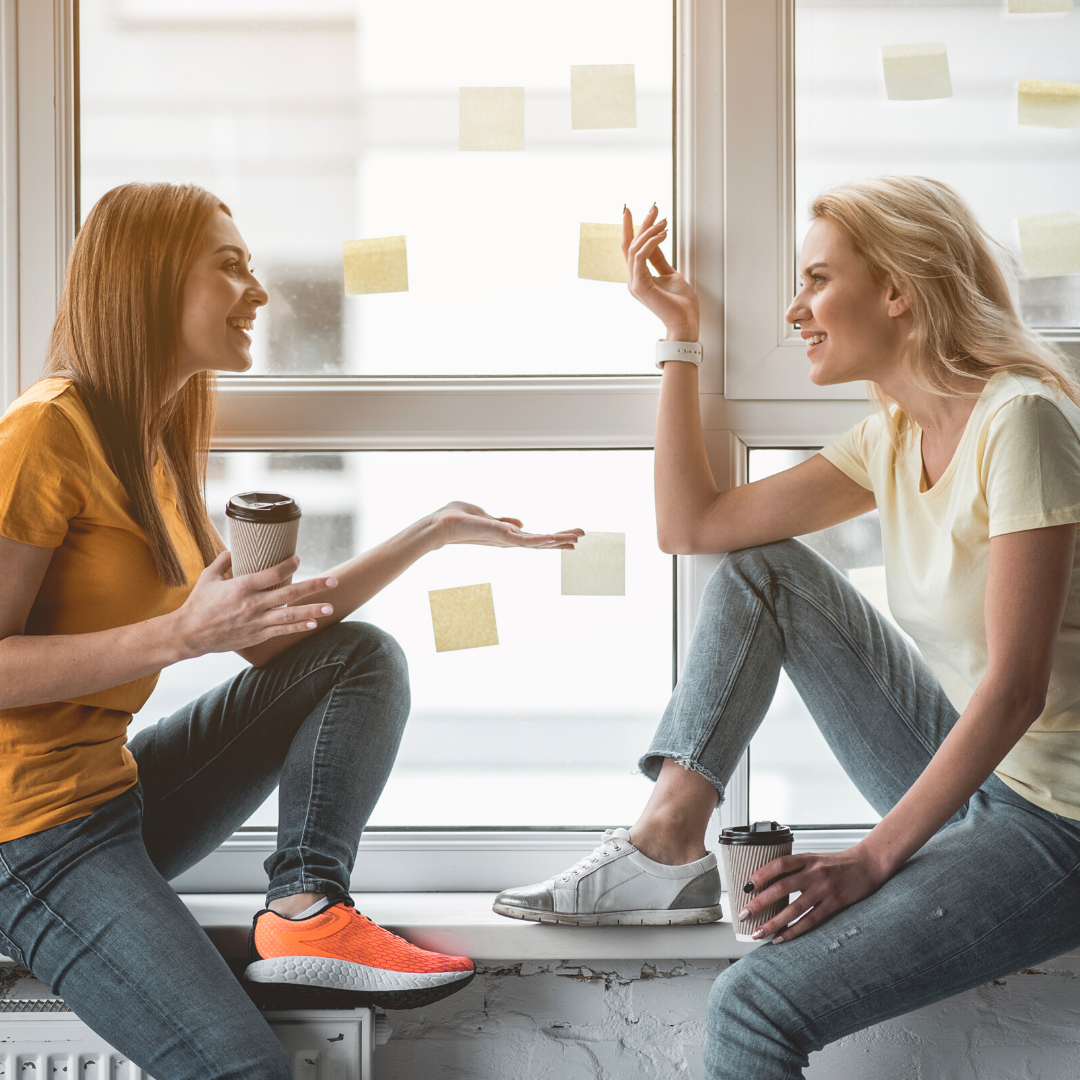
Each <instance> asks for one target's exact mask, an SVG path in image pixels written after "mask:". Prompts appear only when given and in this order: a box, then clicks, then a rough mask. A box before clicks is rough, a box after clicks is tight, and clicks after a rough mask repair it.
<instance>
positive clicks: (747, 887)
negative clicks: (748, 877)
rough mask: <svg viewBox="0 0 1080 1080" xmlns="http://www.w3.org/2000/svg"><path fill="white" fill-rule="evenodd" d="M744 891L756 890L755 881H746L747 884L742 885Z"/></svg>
mask: <svg viewBox="0 0 1080 1080" xmlns="http://www.w3.org/2000/svg"><path fill="white" fill-rule="evenodd" d="M742 891H743V892H744V893H752V892H753V891H754V883H753V882H752V881H748V882H747V883H746V884H745V885H744V886H743V887H742Z"/></svg>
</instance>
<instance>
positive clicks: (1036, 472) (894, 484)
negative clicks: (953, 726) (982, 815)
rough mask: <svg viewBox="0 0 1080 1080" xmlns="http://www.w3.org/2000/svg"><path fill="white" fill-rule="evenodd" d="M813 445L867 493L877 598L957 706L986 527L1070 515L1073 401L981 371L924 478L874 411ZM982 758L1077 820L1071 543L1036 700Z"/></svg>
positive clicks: (1076, 618) (1077, 598)
mask: <svg viewBox="0 0 1080 1080" xmlns="http://www.w3.org/2000/svg"><path fill="white" fill-rule="evenodd" d="M821 453H822V455H823V456H824V457H825V458H826V460H828V461H831V462H832V463H833V464H834V465H835V466H836V467H837V468H838V469H840V470H841V471H842V472H843V473H845V474H846V475H847V476H849V477H851V479H852V480H854V481H855V482H856V483H857V484H859V485H860V486H862V487H864V488H868V489H869V490H870V491H872V492H873V493H874V498H875V500H876V501H877V507H878V511H879V513H880V515H881V539H882V546H883V547H884V550H885V580H886V585H887V588H888V595H889V608H890V609H891V611H892V613H893V616H894V617H895V619H896V621H897V622H898V623H899V624H900V625H901V626H902V627H903V628H904V629H905V630H906V631H907V632H908V633H909V634H910V635H911V636H912V637H913V638H914V639H915V642H916V643H917V644H918V646H919V650H920V652H922V654H923V656H924V657H925V658H926V662H927V663H928V664H929V665H930V668H931V670H932V671H933V672H934V674H935V675H936V676H937V678H938V681H939V682H940V683H941V686H942V688H943V689H944V691H945V693H946V694H947V695H948V697H949V700H950V701H951V702H952V703H953V705H954V706H955V707H956V709H957V710H958V711H960V712H962V711H963V710H964V708H965V707H966V706H967V703H968V701H969V699H970V698H971V695H972V693H973V692H974V690H975V687H976V686H977V685H978V683H979V680H980V679H981V678H982V677H983V674H984V673H985V671H986V666H987V650H986V626H985V621H984V615H983V605H984V600H985V595H986V577H987V564H988V560H989V555H990V538H991V537H992V536H998V535H1000V534H1002V533H1011V532H1021V531H1022V530H1025V529H1040V528H1045V527H1047V526H1051V525H1064V524H1066V523H1071V522H1080V409H1078V408H1077V407H1076V406H1075V405H1074V404H1073V403H1072V402H1071V401H1069V400H1068V399H1066V398H1059V397H1057V396H1056V395H1055V393H1054V391H1053V390H1052V389H1051V388H1050V387H1049V386H1047V385H1046V384H1045V383H1042V382H1039V381H1038V380H1036V379H1030V378H1025V377H1017V376H1015V375H1010V374H1007V373H1003V374H1000V375H996V376H994V377H993V378H992V379H991V380H990V381H989V382H988V383H987V385H986V387H985V389H984V390H983V393H982V395H981V396H980V397H979V400H978V402H977V403H976V405H975V408H974V410H973V411H972V413H971V417H970V418H969V420H968V423H967V427H966V428H965V429H964V434H963V436H962V437H961V439H960V444H959V445H958V446H957V448H956V452H955V454H953V459H952V461H951V462H950V463H949V467H948V468H947V469H946V470H945V472H944V473H943V474H942V476H941V479H939V480H938V482H937V483H936V484H935V485H934V486H933V487H932V488H930V489H929V490H925V480H924V476H923V467H922V433H921V432H920V431H919V430H918V428H916V429H915V431H914V435H913V437H912V438H910V439H908V440H905V442H904V445H903V446H902V448H901V449H900V450H899V451H896V450H894V448H893V446H892V442H891V440H890V438H889V432H888V430H887V428H886V425H885V422H884V418H883V417H882V416H881V415H880V414H877V415H874V416H871V417H869V418H868V419H866V420H864V421H863V422H862V423H861V424H858V425H856V426H855V427H854V428H852V429H851V431H849V432H848V433H847V434H846V435H844V436H842V437H841V438H840V439H838V440H837V441H836V442H834V443H831V444H830V445H829V446H826V447H825V448H824V449H823V450H822V451H821ZM995 771H996V773H997V775H998V776H999V777H1000V778H1001V779H1002V780H1003V781H1004V782H1005V783H1006V784H1008V785H1009V787H1011V788H1012V789H1013V790H1014V791H1016V792H1017V793H1018V794H1020V795H1023V796H1024V797H1025V798H1026V799H1029V800H1030V801H1031V802H1033V803H1035V804H1036V805H1037V806H1041V807H1042V808H1043V809H1045V810H1050V811H1051V812H1053V813H1055V814H1061V815H1063V816H1064V817H1068V818H1074V819H1077V820H1080V545H1078V547H1077V553H1076V556H1075V558H1074V561H1073V571H1072V584H1071V586H1070V588H1069V595H1068V599H1067V601H1066V604H1065V617H1064V619H1063V621H1062V624H1061V630H1060V632H1059V633H1058V639H1057V646H1056V648H1055V652H1054V664H1053V669H1052V671H1051V674H1050V685H1049V688H1048V690H1047V695H1046V708H1045V709H1044V710H1043V712H1042V715H1040V716H1039V718H1038V719H1037V720H1036V721H1035V723H1034V724H1032V725H1031V727H1030V728H1029V729H1028V730H1027V732H1026V733H1025V734H1024V735H1023V736H1022V737H1021V739H1020V741H1019V742H1018V743H1017V744H1016V746H1015V747H1013V749H1012V750H1011V751H1009V753H1008V754H1007V755H1006V757H1005V759H1004V760H1003V761H1002V762H1001V764H1000V765H999V766H998V767H997V769H996V770H995Z"/></svg>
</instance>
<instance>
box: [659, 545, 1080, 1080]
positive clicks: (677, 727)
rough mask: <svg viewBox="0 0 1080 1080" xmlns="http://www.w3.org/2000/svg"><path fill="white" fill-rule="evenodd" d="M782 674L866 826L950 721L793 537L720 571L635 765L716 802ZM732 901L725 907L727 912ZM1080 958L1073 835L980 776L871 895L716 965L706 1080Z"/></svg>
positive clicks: (930, 678) (768, 1065) (835, 575)
mask: <svg viewBox="0 0 1080 1080" xmlns="http://www.w3.org/2000/svg"><path fill="white" fill-rule="evenodd" d="M781 668H783V669H784V670H785V671H786V672H787V673H788V675H789V677H790V678H791V681H792V682H793V683H794V685H795V687H796V689H797V690H798V691H799V693H800V695H801V696H802V699H803V701H804V702H805V703H806V706H807V708H808V709H809V710H810V713H811V714H812V716H813V717H814V720H815V722H816V723H817V725H818V727H819V728H820V729H821V733H822V735H823V736H824V737H825V739H826V741H827V742H828V744H829V746H830V747H831V749H832V751H833V753H834V754H835V755H836V757H837V759H838V760H839V762H840V764H841V765H842V766H843V768H844V770H845V771H846V772H847V774H848V776H850V777H851V779H852V780H853V781H854V783H855V785H856V786H857V787H858V788H859V790H860V791H861V792H862V793H863V795H864V796H865V797H866V799H867V801H868V802H870V804H871V805H872V806H873V807H874V809H875V810H877V811H878V813H880V814H882V815H884V814H886V813H887V812H888V811H889V810H890V809H891V808H892V807H893V806H894V805H895V804H896V803H897V802H898V801H899V799H900V798H901V796H902V795H903V794H904V793H905V792H906V791H907V789H908V788H909V787H910V786H911V785H912V783H913V782H914V781H915V780H916V778H917V777H918V776H919V775H920V773H921V772H922V771H923V769H925V768H926V765H927V763H928V762H929V761H930V758H931V757H932V756H933V754H934V752H935V751H936V750H937V748H938V747H939V746H940V745H941V742H942V740H943V739H944V738H945V736H946V735H947V734H948V732H949V730H950V729H951V728H952V726H953V724H954V723H955V722H956V719H957V712H956V710H955V709H954V708H953V706H952V704H951V703H950V702H949V699H948V698H947V697H946V696H945V693H944V691H943V690H942V689H941V687H940V685H939V684H938V682H937V679H936V678H935V677H934V675H933V674H932V673H931V671H930V669H929V667H928V666H927V664H926V662H925V661H924V660H923V658H922V656H921V655H920V654H919V653H918V652H917V651H916V650H915V649H913V648H912V647H911V646H910V645H909V644H908V643H907V641H906V640H905V639H904V638H903V636H902V635H901V634H900V633H899V632H898V631H897V630H896V629H895V628H894V627H893V626H892V625H891V624H890V623H889V622H888V621H886V620H885V619H884V618H883V617H882V616H881V615H880V614H879V613H878V612H877V610H876V609H875V608H874V607H873V606H872V605H871V604H869V603H868V602H867V601H866V600H864V599H863V597H862V596H861V595H860V594H859V592H858V591H857V590H856V589H855V587H854V586H853V585H852V584H851V583H850V582H849V581H848V579H847V578H846V577H844V575H843V574H841V573H839V572H838V571H837V570H835V569H834V568H833V567H832V566H831V565H830V564H829V563H828V562H826V561H825V560H824V559H822V558H821V557H820V556H818V555H817V554H815V553H814V552H813V551H811V550H810V549H809V548H808V547H806V546H805V545H804V544H801V543H799V542H798V541H796V540H786V541H783V542H782V543H777V544H769V545H767V546H763V547H758V548H748V549H746V550H744V551H738V552H733V553H732V554H730V555H728V556H726V557H725V559H724V561H723V562H722V563H721V565H720V566H719V567H718V568H717V570H716V573H715V574H714V575H713V577H712V579H711V580H710V581H709V584H708V586H707V587H706V590H705V595H704V598H703V604H702V609H701V615H700V617H699V619H698V624H697V627H696V629H695V631H694V637H693V641H692V643H691V646H690V651H689V654H688V657H687V662H686V667H685V671H684V673H683V677H682V679H681V680H680V682H679V685H678V686H677V687H676V690H675V693H674V695H673V697H672V699H671V702H670V704H669V705H668V708H667V711H666V712H665V714H664V717H663V719H662V721H661V723H660V726H659V729H658V730H657V733H656V736H655V738H654V740H653V743H652V746H651V747H650V748H649V751H648V753H647V754H646V755H645V757H643V758H642V760H641V767H642V769H643V771H645V772H646V773H647V774H648V775H650V776H651V777H652V778H653V779H655V778H656V775H657V773H658V772H659V770H660V766H661V764H662V762H663V759H664V758H665V757H669V758H674V759H676V760H677V761H680V762H682V763H684V764H685V765H687V766H688V767H690V768H694V769H696V770H698V771H700V772H701V773H702V774H703V775H704V776H706V777H707V778H708V779H709V780H710V781H712V783H713V784H715V785H716V787H717V789H718V790H719V791H720V792H721V794H722V793H723V789H724V784H725V783H726V781H727V780H728V778H729V777H730V776H731V773H732V772H733V771H734V769H735V765H736V762H737V761H738V760H739V758H740V756H741V755H742V752H743V750H744V749H745V747H746V745H747V743H748V742H749V741H750V739H751V737H752V736H753V734H754V732H755V730H756V729H757V727H758V725H759V724H760V723H761V721H762V719H763V717H764V716H765V712H766V710H767V709H768V707H769V704H770V702H771V701H772V696H773V692H774V690H775V688H776V683H777V680H778V678H779V675H780V669H781ZM731 902H732V903H733V904H736V903H738V901H737V900H736V899H732V901H731ZM1078 944H1080V821H1074V820H1072V819H1070V818H1064V817H1059V816H1057V815H1056V814H1052V813H1050V812H1048V811H1046V810H1042V809H1040V808H1039V807H1038V806H1035V805H1034V804H1033V803H1030V802H1028V801H1027V800H1026V799H1024V798H1022V797H1021V796H1020V795H1017V794H1016V793H1015V792H1013V791H1012V790H1011V789H1010V788H1009V787H1008V786H1007V785H1005V784H1004V783H1002V782H1001V781H1000V780H998V779H997V778H996V777H995V776H991V777H990V778H989V779H988V780H987V781H986V783H984V784H983V785H982V787H981V788H980V789H979V790H978V791H976V792H975V794H974V795H973V796H972V797H971V798H970V799H969V800H968V802H967V803H966V805H964V806H963V807H962V808H961V809H960V810H959V811H958V812H957V813H956V814H955V815H954V816H953V818H952V819H951V820H950V821H949V822H947V823H946V824H945V825H944V826H943V827H942V828H941V829H940V830H939V832H938V833H937V834H936V835H935V836H933V837H932V838H931V839H930V840H929V841H928V842H927V843H926V844H925V845H924V847H923V848H922V849H921V850H920V851H918V852H917V853H916V854H915V855H914V856H912V858H911V859H909V860H908V861H907V862H906V863H905V864H904V866H903V867H902V868H901V869H900V871H899V872H898V873H897V874H896V875H895V876H894V877H892V878H891V879H890V880H889V881H887V882H886V883H885V884H884V885H883V886H882V887H881V888H880V889H879V890H878V891H877V892H876V893H874V894H873V895H871V896H868V897H867V898H866V899H865V900H862V901H860V902H859V903H857V904H853V905H852V906H851V907H849V908H847V909H846V910H844V911H842V912H839V913H838V914H836V915H834V916H833V917H831V918H830V919H827V920H826V921H825V922H823V923H820V924H819V925H817V926H815V927H814V928H813V929H811V930H809V931H807V932H806V933H805V934H803V935H802V936H800V937H798V938H795V939H794V940H792V941H789V942H784V943H782V944H780V945H764V946H762V947H760V948H758V949H756V950H755V951H754V952H752V953H751V954H750V955H748V956H745V957H743V958H742V959H740V960H738V961H737V962H735V963H734V964H732V965H731V966H730V967H729V968H728V969H727V970H726V971H725V972H724V974H723V975H721V976H720V978H718V979H717V980H716V983H715V985H714V986H713V990H712V993H711V995H710V998H709V1010H708V1020H707V1025H708V1045H707V1048H706V1052H705V1064H706V1069H707V1075H708V1077H709V1078H710V1080H747V1078H750V1077H753V1078H754V1080H789V1078H792V1077H799V1076H802V1070H803V1068H804V1067H805V1066H806V1065H807V1062H808V1055H809V1054H810V1052H811V1051H814V1050H820V1049H821V1048H822V1047H823V1046H825V1045H826V1044H827V1043H830V1042H833V1041H835V1040H836V1039H839V1038H841V1037H842V1036H844V1035H848V1034H850V1033H851V1032H854V1031H858V1030H860V1029H861V1028H865V1027H868V1026H869V1025H871V1024H876V1023H878V1022H879V1021H882V1020H886V1019H888V1018H890V1017H893V1016H898V1015H900V1014H902V1013H906V1012H909V1011H911V1010H912V1009H916V1008H919V1007H921V1006H924V1005H928V1004H931V1003H932V1002H935V1001H940V1000H941V999H942V998H946V997H949V996H950V995H952V994H958V993H960V992H961V991H963V990H968V989H971V988H972V987H975V986H979V985H980V984H982V983H986V982H989V981H990V980H992V979H995V978H998V977H1000V976H1003V975H1006V974H1009V973H1011V972H1014V971H1017V970H1019V969H1020V968H1024V967H1030V966H1032V965H1035V964H1038V963H1040V962H1042V961H1044V960H1047V959H1049V958H1051V957H1054V956H1057V955H1060V954H1061V953H1063V952H1067V951H1068V950H1070V949H1073V948H1075V947H1076V946H1077V945H1078Z"/></svg>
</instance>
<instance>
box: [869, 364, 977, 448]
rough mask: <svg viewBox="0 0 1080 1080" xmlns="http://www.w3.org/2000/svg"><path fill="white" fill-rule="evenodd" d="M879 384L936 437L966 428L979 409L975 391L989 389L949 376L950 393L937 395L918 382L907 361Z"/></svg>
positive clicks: (961, 377) (960, 377)
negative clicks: (968, 421) (972, 393)
mask: <svg viewBox="0 0 1080 1080" xmlns="http://www.w3.org/2000/svg"><path fill="white" fill-rule="evenodd" d="M877 382H878V386H880V387H881V389H882V390H884V391H885V393H886V394H888V395H889V397H891V398H892V399H893V400H894V401H895V402H896V403H897V404H898V405H899V406H900V408H902V409H903V410H904V412H906V413H907V415H908V416H910V417H911V419H912V420H913V421H914V422H915V423H916V424H918V425H919V427H920V428H921V429H922V431H923V432H925V433H926V434H927V435H930V436H932V437H936V436H939V435H947V434H948V433H949V432H951V431H953V430H955V429H956V428H957V427H958V426H959V427H962V426H963V425H964V424H965V423H966V422H967V418H968V417H969V416H970V415H971V411H972V409H974V408H975V402H976V400H977V398H976V397H974V396H972V395H971V389H972V387H973V386H976V385H978V386H982V385H985V384H976V383H975V381H974V380H973V379H968V378H964V377H963V376H962V375H954V374H953V373H952V372H948V374H947V376H946V387H947V392H946V393H944V394H935V393H933V392H932V391H929V390H926V389H924V388H923V387H922V386H920V385H919V384H918V383H917V382H916V380H915V377H914V375H913V373H912V371H911V367H910V365H909V363H907V362H906V361H904V362H902V363H900V364H898V365H897V367H896V368H895V369H894V370H893V371H891V372H889V374H888V377H887V378H884V379H879V380H877Z"/></svg>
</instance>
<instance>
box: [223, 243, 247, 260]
mask: <svg viewBox="0 0 1080 1080" xmlns="http://www.w3.org/2000/svg"><path fill="white" fill-rule="evenodd" d="M223 251H235V252H236V254H237V255H239V256H240V258H241V259H242V258H244V256H245V255H246V254H247V253H246V252H245V251H244V249H243V248H238V247H237V246H236V245H235V244H222V245H221V247H219V248H218V249H217V251H215V252H214V254H215V255H220V254H221V253H222V252H223ZM247 261H248V262H251V256H250V255H248V256H247Z"/></svg>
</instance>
